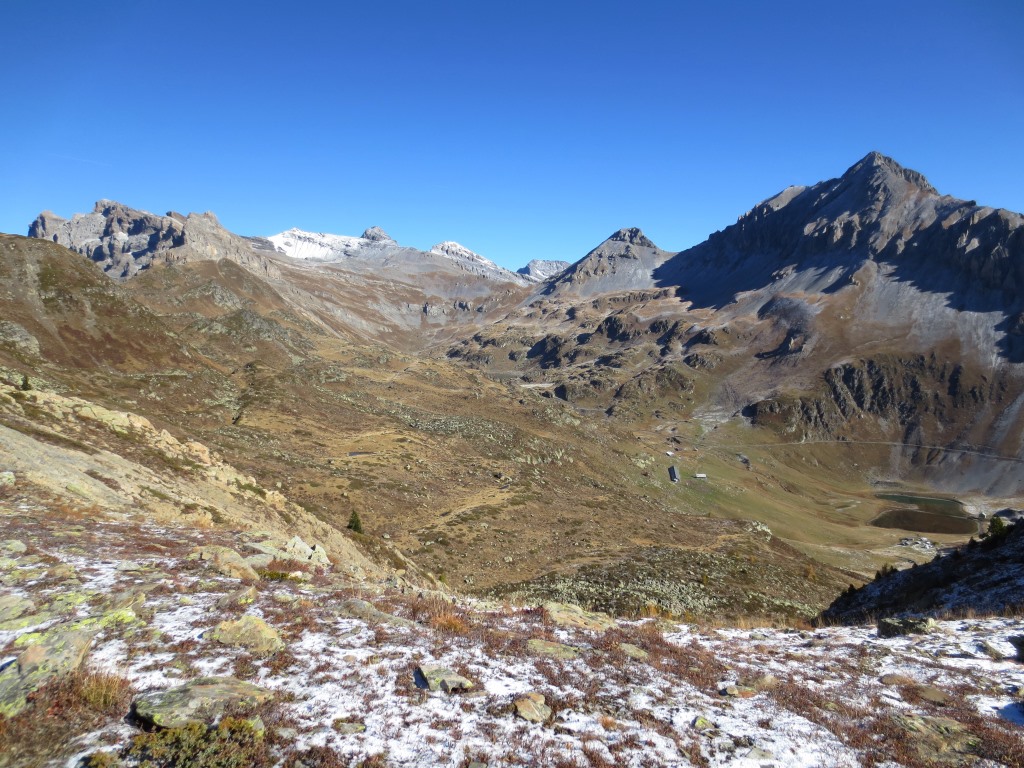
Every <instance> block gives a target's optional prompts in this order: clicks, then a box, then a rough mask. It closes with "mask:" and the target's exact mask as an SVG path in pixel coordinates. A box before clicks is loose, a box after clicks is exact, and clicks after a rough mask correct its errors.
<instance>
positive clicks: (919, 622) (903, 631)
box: [878, 618, 935, 637]
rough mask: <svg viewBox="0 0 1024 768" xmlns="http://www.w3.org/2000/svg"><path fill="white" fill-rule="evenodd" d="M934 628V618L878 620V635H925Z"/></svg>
mask: <svg viewBox="0 0 1024 768" xmlns="http://www.w3.org/2000/svg"><path fill="white" fill-rule="evenodd" d="M933 629H935V619H925V618H906V619H882V620H881V621H879V622H878V636H879V637H901V636H903V635H925V634H928V633H929V632H931V631H932V630H933Z"/></svg>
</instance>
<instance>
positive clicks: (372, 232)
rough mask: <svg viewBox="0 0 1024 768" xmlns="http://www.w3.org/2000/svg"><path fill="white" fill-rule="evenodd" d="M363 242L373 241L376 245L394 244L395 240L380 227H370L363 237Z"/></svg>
mask: <svg viewBox="0 0 1024 768" xmlns="http://www.w3.org/2000/svg"><path fill="white" fill-rule="evenodd" d="M361 237H362V238H363V240H372V241H373V242H375V243H393V242H395V239H394V238H393V237H391V235H389V234H388V233H387V232H385V231H384V230H383V229H381V228H380V227H370V228H369V229H367V230H366V231H365V232H363V234H362V235H361Z"/></svg>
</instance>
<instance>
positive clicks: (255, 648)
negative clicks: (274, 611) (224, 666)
mask: <svg viewBox="0 0 1024 768" xmlns="http://www.w3.org/2000/svg"><path fill="white" fill-rule="evenodd" d="M210 638H211V639H213V640H216V641H217V642H218V643H223V644H224V645H232V646H237V647H240V648H246V649H248V650H249V651H251V652H252V653H254V654H257V655H261V656H269V655H270V654H274V653H277V652H278V651H281V650H284V641H283V640H282V639H281V636H280V635H279V634H278V633H277V630H276V629H274V628H273V627H272V626H270V625H269V624H267V622H265V621H264V620H263V619H261V618H260V617H259V616H252V615H249V614H247V615H245V616H243V617H242V618H240V619H239V620H238V621H222V622H221V623H220V624H218V625H217V626H216V628H215V629H214V630H213V631H212V632H211V633H210Z"/></svg>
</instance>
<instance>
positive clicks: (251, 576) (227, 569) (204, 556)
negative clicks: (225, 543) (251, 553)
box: [193, 544, 260, 581]
mask: <svg viewBox="0 0 1024 768" xmlns="http://www.w3.org/2000/svg"><path fill="white" fill-rule="evenodd" d="M193 554H194V555H197V556H198V557H199V559H200V560H208V561H209V562H210V564H211V565H212V566H213V568H214V570H216V571H217V572H218V573H222V574H224V575H225V576H230V577H231V578H233V579H242V580H243V581H259V580H260V576H259V574H258V573H256V571H254V570H253V568H252V566H251V565H249V564H248V563H247V562H245V560H243V559H242V556H241V555H240V554H238V553H237V552H235V550H233V549H231V548H230V547H221V546H217V545H215V544H211V545H208V546H205V547H198V548H197V549H196V550H195V551H194V552H193Z"/></svg>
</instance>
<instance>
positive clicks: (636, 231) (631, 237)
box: [608, 227, 657, 248]
mask: <svg viewBox="0 0 1024 768" xmlns="http://www.w3.org/2000/svg"><path fill="white" fill-rule="evenodd" d="M608 239H609V240H614V241H615V242H620V243H628V244H629V245H639V246H641V247H643V248H656V247H657V246H656V245H655V244H654V243H653V242H651V240H650V238H648V237H647V235H645V234H644V233H643V232H642V231H641V230H640V228H639V227H626V228H623V229H620V230H619V231H618V232H615V233H614V234H613V235H612V236H611V237H609V238H608Z"/></svg>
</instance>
